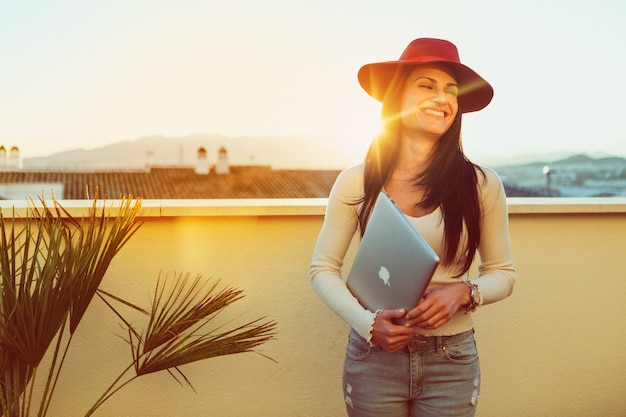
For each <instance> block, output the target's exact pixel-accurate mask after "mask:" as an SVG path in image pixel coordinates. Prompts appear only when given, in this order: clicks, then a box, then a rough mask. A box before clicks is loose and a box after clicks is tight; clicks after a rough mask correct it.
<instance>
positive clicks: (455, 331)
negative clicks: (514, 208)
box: [309, 38, 516, 417]
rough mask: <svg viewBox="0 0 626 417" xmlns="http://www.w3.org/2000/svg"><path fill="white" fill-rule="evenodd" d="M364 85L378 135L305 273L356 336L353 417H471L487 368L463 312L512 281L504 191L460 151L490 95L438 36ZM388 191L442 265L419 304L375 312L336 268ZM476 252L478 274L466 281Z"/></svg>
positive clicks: (352, 341) (342, 184)
mask: <svg viewBox="0 0 626 417" xmlns="http://www.w3.org/2000/svg"><path fill="white" fill-rule="evenodd" d="M359 81H360V83H361V86H362V87H363V89H364V90H365V91H366V92H367V93H368V94H370V95H371V96H372V97H374V98H375V99H377V100H380V101H382V105H383V106H382V119H383V124H384V126H383V130H382V132H381V133H380V135H379V136H378V137H377V138H375V139H374V141H372V144H371V145H370V148H369V151H368V153H367V155H366V158H365V162H364V163H362V164H359V165H356V166H353V167H350V168H347V169H346V170H344V171H343V172H342V173H341V174H340V175H339V177H338V178H337V180H336V182H335V184H334V186H333V189H332V191H331V195H330V198H329V201H328V209H327V211H326V216H325V219H324V224H323V226H322V230H321V231H320V234H319V237H318V240H317V245H316V247H315V251H314V254H313V259H312V261H311V266H310V273H309V276H310V280H311V282H312V285H313V288H314V289H315V291H316V292H317V293H318V294H319V296H320V297H321V298H322V299H323V300H324V301H325V302H326V304H328V306H329V307H330V308H331V309H332V310H333V311H335V312H336V313H337V314H338V315H339V316H340V317H341V318H343V319H344V320H345V321H346V322H347V323H348V324H349V325H350V326H351V328H352V330H351V332H350V336H349V342H348V345H347V347H346V355H345V361H344V373H343V376H344V398H345V402H346V409H347V412H348V415H349V416H351V417H374V416H379V415H385V416H388V417H416V416H420V417H425V416H426V417H435V416H437V417H441V416H453V415H454V416H466V417H470V416H473V415H474V414H475V412H476V405H477V401H478V395H479V390H480V367H479V363H478V353H477V351H476V344H475V342H474V331H473V322H472V318H471V315H470V314H468V313H470V312H473V311H474V310H476V308H478V307H479V306H480V305H483V304H488V303H493V302H496V301H499V300H501V299H503V298H506V297H507V296H509V295H510V294H511V292H512V290H513V286H514V284H515V281H516V275H515V269H514V267H513V260H512V255H511V246H510V242H509V234H508V215H507V205H506V198H505V194H504V189H503V185H502V183H501V181H500V179H499V178H498V176H497V175H496V174H495V173H494V172H493V171H491V170H488V169H486V168H482V167H480V166H478V165H475V164H473V163H472V162H470V161H469V159H468V158H467V157H466V156H465V154H464V153H463V149H462V146H461V115H462V113H468V112H473V111H477V110H480V109H482V108H484V107H486V106H487V105H488V104H489V103H490V101H491V99H492V97H493V89H492V87H491V85H490V84H489V83H488V82H487V81H486V80H484V79H483V78H482V77H481V76H480V75H478V74H477V73H476V72H474V71H473V70H472V69H470V68H469V67H467V66H465V65H463V64H462V63H461V62H460V59H459V56H458V52H457V49H456V46H455V45H453V44H452V43H450V42H448V41H445V40H441V39H432V38H420V39H416V40H414V41H413V42H411V43H410V44H409V46H408V47H407V48H406V49H405V51H404V52H403V54H402V55H401V57H400V59H399V60H397V61H387V62H379V63H374V64H368V65H365V66H363V67H362V68H361V70H360V71H359ZM381 191H385V192H386V193H387V194H389V196H390V197H392V199H393V200H394V201H395V202H396V203H397V205H398V206H399V207H400V209H401V210H402V211H403V212H404V215H405V217H406V219H407V221H409V222H411V223H412V224H413V225H414V226H415V228H416V229H417V230H418V231H419V232H420V233H421V234H422V235H423V237H424V239H425V240H426V241H427V242H428V244H429V245H430V246H431V247H432V248H433V250H434V251H435V252H436V253H437V255H438V257H439V258H440V259H441V264H440V265H439V267H438V268H437V269H436V271H435V274H434V276H433V278H432V280H431V282H430V284H429V286H428V288H427V290H426V292H425V293H424V295H423V298H422V299H421V300H420V301H419V302H418V303H417V304H416V305H414V306H407V308H402V309H398V310H382V311H381V310H377V311H372V310H373V309H368V308H366V307H365V305H366V303H365V302H361V300H360V299H359V298H358V297H356V296H355V295H353V294H352V293H351V292H350V290H349V289H348V287H347V286H346V284H345V282H344V281H343V279H342V276H341V268H342V266H343V257H344V255H345V254H346V252H347V250H348V247H349V245H350V243H351V241H352V237H353V236H354V234H355V232H357V231H358V232H359V233H360V235H361V237H363V235H364V233H365V230H366V228H367V227H368V224H369V223H368V221H369V218H370V214H371V213H372V210H373V208H374V205H375V204H376V200H377V197H378V195H379V193H380V192H381ZM477 252H478V253H479V254H480V262H481V264H480V273H479V276H478V277H473V278H472V279H471V280H470V274H469V268H470V265H471V264H472V262H473V261H474V258H475V256H476V254H477ZM358 255H359V254H358V253H357V257H358ZM377 268H378V267H377ZM351 276H352V274H351ZM367 305H370V304H367ZM397 319H403V320H402V322H403V323H405V324H396V323H397V322H398V320H397ZM460 364H462V365H463V366H462V367H461V366H459V365H460ZM415 373H417V374H419V375H420V377H419V378H415ZM407 381H409V382H408V383H407Z"/></svg>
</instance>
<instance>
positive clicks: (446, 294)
mask: <svg viewBox="0 0 626 417" xmlns="http://www.w3.org/2000/svg"><path fill="white" fill-rule="evenodd" d="M469 302H470V292H469V288H468V287H467V285H465V284H464V283H462V282H459V283H454V284H448V285H442V286H439V287H435V288H431V289H429V290H427V291H426V292H425V293H424V297H423V298H422V299H421V300H420V302H419V303H418V304H417V306H416V307H415V308H414V309H412V310H411V311H409V312H408V313H407V315H406V318H407V323H406V326H407V327H414V326H417V327H421V328H422V329H427V330H432V329H436V328H438V327H440V326H443V325H444V324H446V323H447V322H448V321H450V319H451V318H452V316H454V315H455V314H456V312H457V311H458V310H459V308H460V307H461V306H463V305H466V304H468V303H469Z"/></svg>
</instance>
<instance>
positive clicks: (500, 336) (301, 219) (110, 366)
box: [5, 202, 626, 417]
mask: <svg viewBox="0 0 626 417" xmlns="http://www.w3.org/2000/svg"><path fill="white" fill-rule="evenodd" d="M146 203H147V204H146ZM144 206H145V207H146V211H145V213H147V214H148V216H147V217H145V218H143V219H142V220H144V221H145V223H144V225H143V226H142V227H141V229H140V230H139V232H138V233H137V234H136V235H135V236H134V237H133V238H132V239H131V241H130V242H129V243H128V245H127V246H126V247H125V248H124V249H123V250H122V252H121V253H120V254H119V255H118V257H117V258H116V259H115V260H114V262H113V264H112V266H111V268H110V269H109V272H108V274H107V276H106V277H105V280H104V283H103V288H104V289H106V290H108V291H111V292H113V293H119V294H121V295H123V296H124V297H126V298H128V299H130V300H133V301H135V302H136V303H138V304H141V305H144V306H148V299H149V295H148V294H149V293H151V291H152V289H153V287H154V283H155V281H156V279H157V277H158V276H159V273H160V272H161V271H162V272H163V273H165V272H172V271H177V272H185V271H189V272H192V273H201V274H203V275H204V276H206V277H219V278H222V279H223V280H224V282H226V283H228V284H231V285H233V286H235V287H238V288H242V289H244V291H245V293H246V294H247V296H246V297H245V299H244V300H242V301H240V302H237V303H236V304H235V305H234V306H233V311H232V312H231V315H230V316H228V317H226V316H225V317H223V318H222V319H223V320H226V319H227V318H233V317H234V318H235V322H239V321H243V320H245V319H248V320H249V319H253V318H256V317H258V316H263V315H268V316H269V317H270V318H272V319H274V320H276V321H277V322H278V325H279V326H278V340H275V341H272V342H269V343H268V344H266V345H264V346H262V347H261V348H260V351H261V353H263V354H264V355H267V356H270V357H271V358H273V359H275V360H276V361H277V363H274V362H272V361H270V360H268V359H266V358H265V357H263V356H261V355H257V354H253V353H246V354H241V355H233V356H230V357H221V358H214V359H210V360H207V361H205V362H201V363H197V364H192V365H189V366H186V367H183V368H182V369H183V371H184V372H185V374H186V375H187V377H188V378H189V380H190V381H191V382H192V384H193V385H194V388H195V389H196V391H197V393H194V392H193V391H192V390H191V389H189V388H187V387H181V386H180V385H179V384H178V383H177V382H175V381H174V380H173V379H172V378H171V377H170V376H169V375H168V374H167V373H162V374H155V375H150V376H145V377H141V378H140V379H138V380H136V381H134V382H132V383H131V384H130V385H128V386H127V387H125V388H124V389H123V390H122V391H120V392H119V393H117V394H116V395H115V396H113V397H112V398H111V399H110V400H109V401H108V402H107V403H106V404H105V406H103V407H102V408H101V409H100V410H99V412H98V413H97V414H96V415H97V416H98V415H100V416H125V417H135V416H137V417H139V416H146V417H147V416H150V417H159V416H164V417H165V416H168V417H169V416H185V417H192V416H209V415H210V416H272V417H282V416H284V417H293V416H307V417H309V416H311V417H314V416H320V417H322V416H324V417H326V416H342V415H344V406H343V402H342V394H341V367H342V360H343V349H344V345H345V340H346V336H347V330H348V329H347V328H346V326H345V325H344V324H343V322H341V321H340V320H339V319H338V318H336V317H335V316H334V315H333V314H332V313H331V312H330V311H329V310H328V309H327V308H326V307H325V305H323V303H322V302H321V301H320V300H319V299H318V298H317V296H316V295H315V293H314V292H313V290H312V289H311V287H310V285H309V283H308V277H307V274H308V263H309V260H310V257H311V253H312V250H313V246H314V244H315V239H316V237H317V233H318V231H319V228H320V226H321V222H322V215H321V213H322V211H323V206H321V205H320V206H319V207H313V208H312V209H311V207H308V206H293V207H291V208H290V209H289V210H283V211H281V209H279V208H275V209H269V210H268V209H267V208H259V209H256V213H261V215H254V214H252V213H254V212H255V211H254V210H247V211H246V209H241V208H240V209H239V210H237V209H232V208H230V209H224V208H219V207H218V208H216V207H212V208H210V209H205V210H204V211H203V210H202V209H200V210H199V211H194V210H195V209H194V210H191V209H189V208H187V209H185V208H184V207H183V208H180V209H170V210H171V211H170V212H169V213H168V215H167V216H163V217H159V216H161V215H162V214H163V213H165V212H166V210H163V209H161V208H154V207H153V208H150V203H149V202H144ZM533 207H535V206H533ZM573 211H574V212H573V213H569V214H563V213H558V212H557V213H552V212H550V210H547V211H546V210H534V209H533V208H531V209H528V210H526V209H520V208H517V209H515V208H514V207H512V210H511V213H512V214H511V237H512V243H513V249H514V259H515V263H516V266H517V269H518V276H519V281H518V286H517V288H516V290H515V292H514V294H513V296H512V297H511V298H509V299H507V300H505V301H503V302H501V303H498V304H494V305H490V306H486V307H484V308H483V309H481V310H480V311H479V312H477V313H476V314H475V318H476V322H477V326H476V328H477V340H478V344H479V351H480V355H481V364H482V370H483V382H482V383H483V387H482V394H481V399H480V402H479V408H478V410H479V411H478V413H477V415H478V417H502V416H550V417H559V416H568V417H577V416H580V417H588V416H590V415H594V416H595V415H597V416H603V417H606V416H620V415H623V410H624V404H626V400H625V399H624V393H625V392H626V372H624V371H625V370H626V349H625V348H624V346H626V274H625V272H624V271H625V269H626V261H625V257H626V210H625V209H624V208H623V205H622V206H619V208H618V209H617V210H613V211H617V213H607V212H606V211H611V210H591V212H589V211H588V210H585V209H584V206H583V209H581V210H578V209H576V210H573ZM177 213H178V214H177ZM207 213H208V214H207ZM6 214H7V212H6V211H5V215H6ZM237 304H239V306H237ZM91 307H92V308H91V310H90V311H89V312H88V314H87V316H86V317H85V320H84V321H83V323H81V327H80V328H79V331H78V333H77V336H76V340H75V341H74V344H73V346H72V348H71V350H70V353H69V357H68V362H67V365H66V368H65V370H64V373H63V375H62V376H61V380H60V383H59V388H58V392H57V397H56V400H55V401H54V403H53V406H52V408H53V409H52V414H51V415H53V416H59V417H72V416H82V415H84V413H85V411H86V410H87V409H88V408H89V406H90V405H91V404H92V403H93V402H94V401H95V399H96V398H97V397H98V396H99V395H100V394H101V393H102V392H103V390H104V389H105V388H106V386H107V385H108V384H110V383H111V382H112V381H113V378H115V377H116V376H117V375H118V373H119V372H120V371H121V370H122V369H123V368H124V367H125V366H127V365H128V364H129V363H130V352H129V349H128V347H127V346H126V345H125V343H124V342H123V341H122V340H121V339H120V338H118V337H115V335H116V334H118V335H122V334H123V330H122V328H121V327H120V326H119V325H118V321H117V319H116V318H115V317H113V316H112V315H111V314H110V313H109V312H108V310H107V309H106V308H105V307H103V306H102V305H101V303H99V302H94V303H93V305H92V306H91Z"/></svg>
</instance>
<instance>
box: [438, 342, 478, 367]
mask: <svg viewBox="0 0 626 417" xmlns="http://www.w3.org/2000/svg"><path fill="white" fill-rule="evenodd" d="M445 355H446V359H447V360H448V362H450V363H454V364H457V365H471V364H473V363H474V362H476V361H477V360H478V350H477V349H476V342H475V341H474V337H473V336H472V337H468V338H465V339H464V340H461V341H459V342H458V343H454V344H451V345H448V346H446V350H445Z"/></svg>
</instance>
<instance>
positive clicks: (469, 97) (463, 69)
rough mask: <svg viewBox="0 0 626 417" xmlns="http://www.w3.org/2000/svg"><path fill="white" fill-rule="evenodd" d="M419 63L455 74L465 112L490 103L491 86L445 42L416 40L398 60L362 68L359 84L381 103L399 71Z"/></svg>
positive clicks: (424, 39) (491, 96)
mask: <svg viewBox="0 0 626 417" xmlns="http://www.w3.org/2000/svg"><path fill="white" fill-rule="evenodd" d="M420 64H439V65H443V66H444V67H446V68H448V69H450V70H452V71H453V73H454V76H455V79H456V82H457V84H458V86H459V101H460V102H461V111H462V112H463V113H469V112H473V111H478V110H480V109H483V108H485V107H486V106H487V105H488V104H489V103H490V102H491V99H492V98H493V88H492V87H491V85H490V84H489V83H488V82H487V81H486V80H485V79H484V78H483V77H481V76H480V75H478V74H477V73H476V72H475V71H474V70H472V69H471V68H470V67H468V66H466V65H463V64H462V63H461V60H460V59H459V52H458V51H457V48H456V46H455V45H454V44H453V43H451V42H448V41H446V40H443V39H432V38H419V39H415V40H414V41H413V42H411V43H410V44H409V46H407V47H406V49H405V50H404V52H403V53H402V55H401V56H400V59H399V60H397V61H386V62H377V63H373V64H367V65H364V66H362V67H361V69H360V70H359V83H360V84H361V87H363V89H364V90H365V91H366V92H367V94H369V95H370V96H372V97H373V98H375V99H376V100H378V101H381V102H382V101H383V100H384V98H385V95H386V94H387V90H388V89H389V86H390V85H391V82H392V81H393V78H394V77H395V76H396V74H397V73H398V70H399V69H400V68H401V67H405V66H416V65H420Z"/></svg>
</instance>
